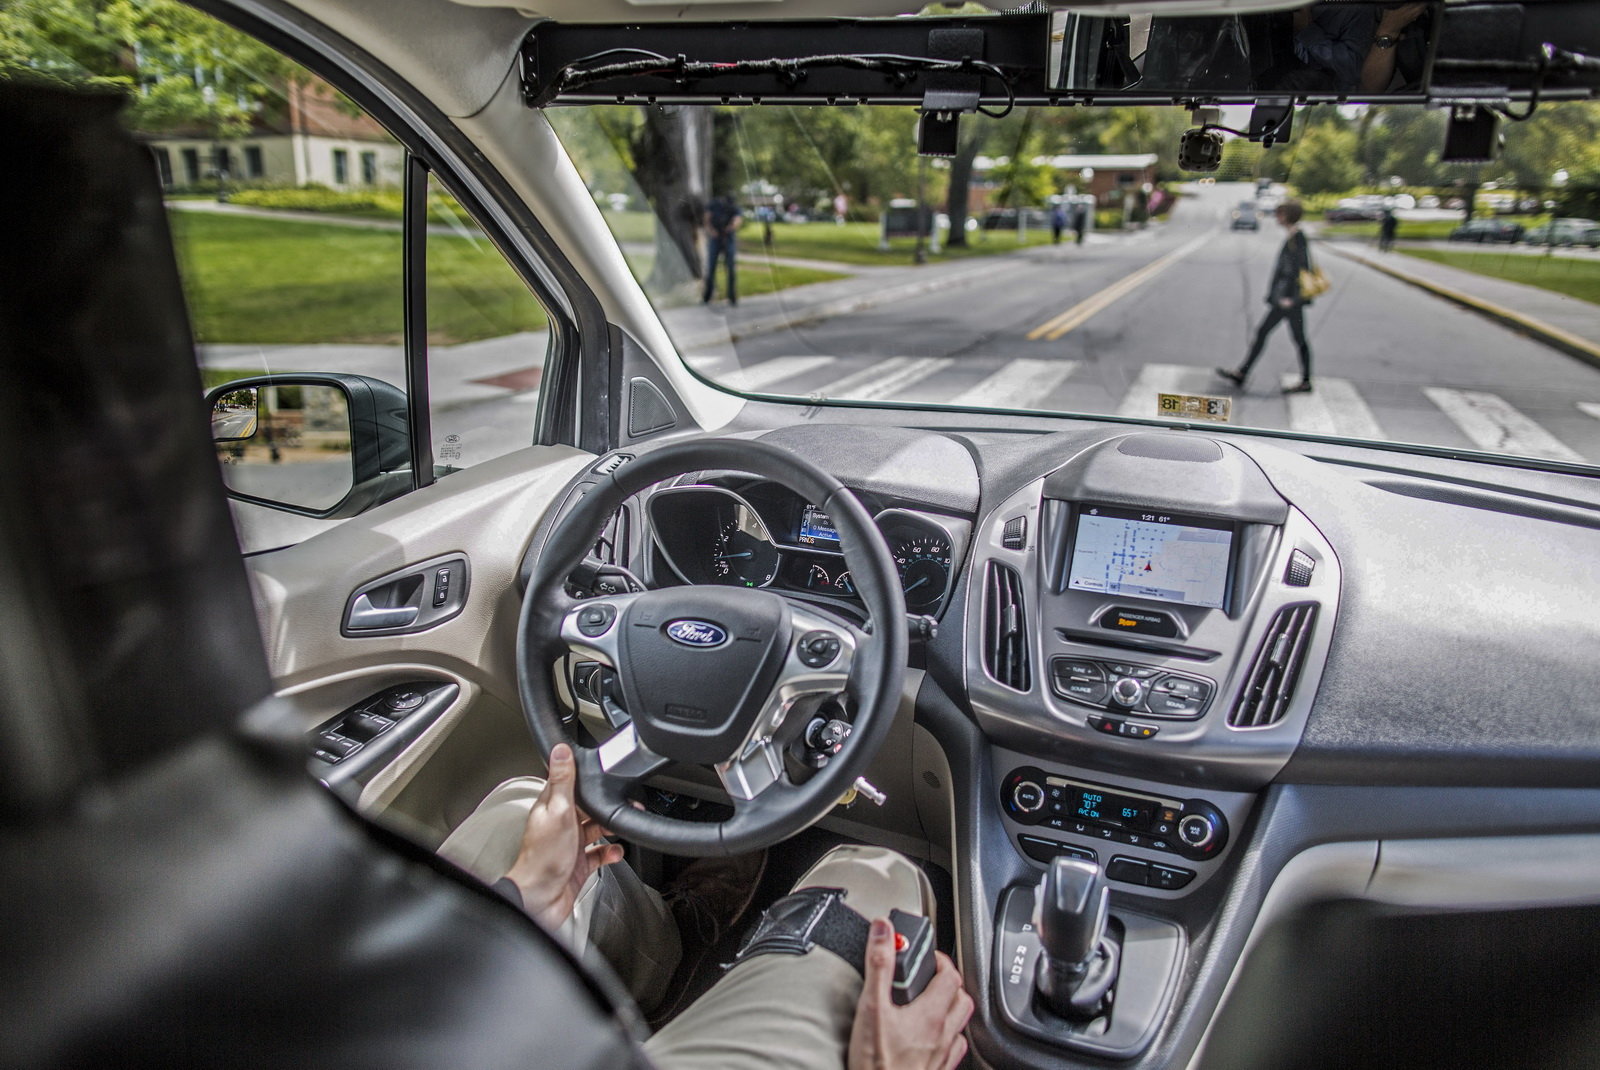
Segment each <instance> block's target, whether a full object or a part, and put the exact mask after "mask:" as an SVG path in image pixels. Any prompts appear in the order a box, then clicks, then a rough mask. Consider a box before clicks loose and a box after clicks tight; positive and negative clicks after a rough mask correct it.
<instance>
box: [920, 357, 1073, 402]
mask: <svg viewBox="0 0 1600 1070" xmlns="http://www.w3.org/2000/svg"><path fill="white" fill-rule="evenodd" d="M1077 369H1078V362H1077V361H1075V360H1038V359H1035V358H1031V357H1023V358H1019V359H1017V360H1013V361H1011V362H1010V363H1009V364H1006V365H1005V366H1004V367H1002V368H1001V369H1000V370H999V371H997V372H995V373H994V374H993V375H990V376H989V377H988V378H987V379H984V380H983V381H982V382H980V383H978V384H976V385H975V386H972V387H970V388H969V389H967V390H963V391H962V392H961V393H959V394H957V395H956V396H955V397H953V398H951V399H950V400H949V401H948V402H946V404H949V405H969V406H972V407H974V408H984V409H1036V408H1039V402H1040V401H1041V400H1043V399H1044V397H1045V395H1047V394H1049V393H1050V391H1052V390H1054V389H1055V388H1056V387H1058V386H1060V385H1061V384H1062V383H1063V382H1065V381H1066V378H1067V376H1069V375H1071V374H1072V373H1073V372H1074V371H1076V370H1077Z"/></svg>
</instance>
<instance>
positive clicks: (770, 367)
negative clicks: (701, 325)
mask: <svg viewBox="0 0 1600 1070" xmlns="http://www.w3.org/2000/svg"><path fill="white" fill-rule="evenodd" d="M838 359H839V358H838V357H824V356H814V357H773V358H772V359H770V360H764V361H762V362H761V363H760V364H751V365H749V366H747V367H743V368H736V369H734V370H733V371H731V372H728V373H726V374H723V375H718V374H715V373H712V372H709V371H707V372H706V374H707V375H708V376H709V377H710V378H711V379H713V380H715V381H716V382H719V383H721V384H722V385H723V386H728V387H732V388H733V389H734V390H760V389H761V388H762V387H767V386H771V385H772V384H773V383H777V382H781V381H783V380H784V379H788V378H791V377H792V376H796V375H805V374H806V373H807V372H814V371H816V370H817V369H819V368H826V367H827V366H828V365H830V364H832V363H834V362H835V361H837V360H838Z"/></svg>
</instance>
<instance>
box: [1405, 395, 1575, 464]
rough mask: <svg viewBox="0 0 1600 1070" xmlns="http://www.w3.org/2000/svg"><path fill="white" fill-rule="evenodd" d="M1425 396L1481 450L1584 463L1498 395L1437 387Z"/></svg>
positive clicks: (1560, 442)
mask: <svg viewBox="0 0 1600 1070" xmlns="http://www.w3.org/2000/svg"><path fill="white" fill-rule="evenodd" d="M1423 393H1424V394H1427V395H1428V400H1429V401H1432V402H1433V403H1434V404H1435V405H1437V406H1439V410H1440V411H1441V412H1443V413H1444V414H1445V415H1446V416H1448V417H1450V419H1451V420H1452V421H1453V422H1454V423H1455V425H1456V426H1457V427H1459V428H1461V431H1462V433H1463V434H1465V435H1466V436H1467V437H1468V438H1469V439H1471V440H1472V441H1473V443H1474V444H1475V445H1476V446H1477V447H1478V448H1479V449H1485V450H1492V451H1494V452H1495V453H1510V454H1516V455H1518V456H1522V457H1540V458H1543V459H1545V460H1550V461H1576V462H1579V463H1582V461H1583V457H1582V456H1580V455H1579V454H1578V453H1577V452H1575V451H1574V450H1573V449H1572V448H1571V447H1569V446H1567V444H1566V443H1564V442H1562V441H1561V440H1560V439H1558V438H1556V437H1555V436H1554V435H1552V434H1551V433H1550V432H1548V431H1546V430H1545V429H1544V428H1542V427H1540V426H1539V425H1538V424H1536V423H1534V422H1533V421H1532V420H1530V419H1529V418H1528V417H1527V416H1525V415H1523V414H1522V413H1521V412H1518V411H1517V410H1516V409H1515V408H1513V407H1512V406H1511V405H1510V404H1508V403H1507V402H1506V401H1505V399H1504V398H1501V397H1500V396H1499V395H1497V394H1487V393H1484V392H1482V391H1478V390H1446V389H1445V388H1443V387H1437V386H1429V387H1424V388H1423Z"/></svg>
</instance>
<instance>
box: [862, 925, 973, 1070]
mask: <svg viewBox="0 0 1600 1070" xmlns="http://www.w3.org/2000/svg"><path fill="white" fill-rule="evenodd" d="M935 954H936V955H937V956H938V962H939V968H938V970H937V971H936V972H935V973H934V975H933V980H931V981H929V982H928V987H927V988H924V989H923V990H922V995H920V996H918V997H917V998H916V999H914V1000H912V1001H911V1002H910V1003H907V1004H906V1005H905V1006H903V1007H897V1006H895V1002H894V1000H893V998H891V996H890V986H891V985H892V984H893V982H894V927H893V926H891V925H890V924H889V922H888V921H887V920H885V919H883V918H879V919H877V920H876V921H874V922H873V923H872V932H871V933H870V934H869V935H868V937H867V955H866V981H865V983H864V984H863V985H862V987H861V1001H860V1002H859V1003H857V1004H856V1021H855V1025H854V1026H853V1027H852V1028H851V1030H850V1070H951V1068H952V1067H954V1066H955V1065H956V1064H957V1063H959V1062H961V1059H962V1056H964V1055H966V1054H967V1038H966V1037H964V1036H962V1035H961V1030H963V1029H965V1028H966V1025H967V1019H968V1018H971V1017H972V997H971V996H969V995H967V993H966V990H965V989H963V988H962V987H961V974H960V973H959V972H957V970H956V964H955V963H953V962H951V961H950V956H948V955H946V954H944V953H943V952H942V951H941V952H935Z"/></svg>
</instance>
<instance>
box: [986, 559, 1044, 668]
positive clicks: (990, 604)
mask: <svg viewBox="0 0 1600 1070" xmlns="http://www.w3.org/2000/svg"><path fill="white" fill-rule="evenodd" d="M1026 620H1027V618H1026V616H1025V615H1024V614H1023V606H1022V578H1021V577H1020V576H1018V575H1017V574H1016V572H1015V571H1013V570H1012V569H1009V568H1007V567H1006V566H1004V565H998V564H994V563H992V562H991V563H990V565H989V576H988V581H987V585H986V587H985V588H984V594H983V627H984V637H983V664H984V668H986V669H988V670H989V675H990V676H993V677H994V678H995V679H996V680H998V681H1000V682H1001V683H1002V684H1005V685H1006V686H1007V687H1009V688H1013V689H1015V690H1017V691H1027V690H1028V689H1029V688H1030V687H1032V686H1033V682H1032V676H1031V674H1030V673H1029V671H1028V629H1027V627H1026V624H1025V621H1026Z"/></svg>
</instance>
